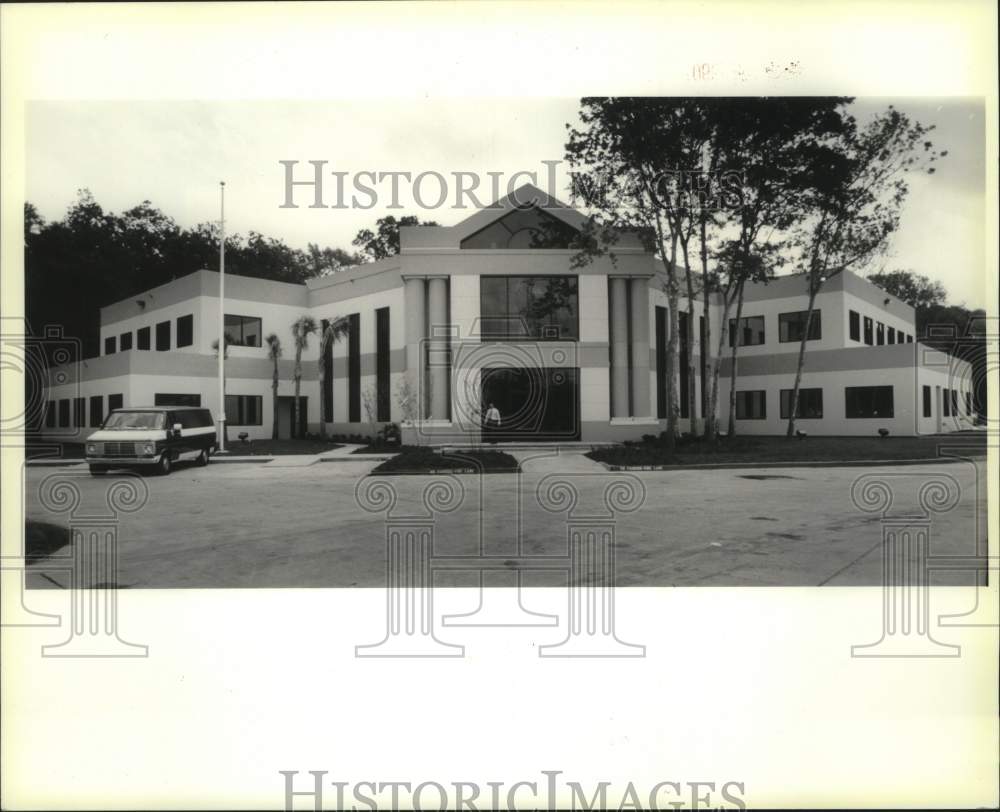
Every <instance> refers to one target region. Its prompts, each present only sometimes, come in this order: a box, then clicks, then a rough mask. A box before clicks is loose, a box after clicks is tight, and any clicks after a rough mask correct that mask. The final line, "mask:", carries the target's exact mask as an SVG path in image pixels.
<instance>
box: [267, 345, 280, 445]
mask: <svg viewBox="0 0 1000 812" xmlns="http://www.w3.org/2000/svg"><path fill="white" fill-rule="evenodd" d="M264 343H265V344H267V357H268V358H269V359H270V360H271V364H272V368H271V411H272V413H273V414H274V423H273V425H272V427H271V439H272V440H277V439H278V360H279V359H280V358H281V339H280V338H278V336H277V335H276V334H275V333H270V334H269V335H268V336H267V338H265V339H264Z"/></svg>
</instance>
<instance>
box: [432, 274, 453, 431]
mask: <svg viewBox="0 0 1000 812" xmlns="http://www.w3.org/2000/svg"><path fill="white" fill-rule="evenodd" d="M427 297H428V304H427V316H428V321H429V322H430V324H429V325H428V328H429V342H428V361H427V367H428V370H427V371H428V378H429V379H430V389H431V404H430V405H431V411H430V417H431V418H432V419H434V420H447V419H448V378H449V377H450V376H449V370H450V368H451V367H450V364H449V362H448V334H447V330H448V326H449V325H448V280H447V279H446V278H445V277H443V276H432V277H431V278H430V279H429V280H428V283H427Z"/></svg>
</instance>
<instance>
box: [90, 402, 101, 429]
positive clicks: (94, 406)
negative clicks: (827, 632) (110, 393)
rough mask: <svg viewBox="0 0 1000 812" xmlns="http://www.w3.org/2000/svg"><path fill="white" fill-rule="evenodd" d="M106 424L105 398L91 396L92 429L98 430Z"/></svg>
mask: <svg viewBox="0 0 1000 812" xmlns="http://www.w3.org/2000/svg"><path fill="white" fill-rule="evenodd" d="M103 422H104V396H103V395H91V397H90V427H91V428H92V429H97V428H100V427H101V423H103Z"/></svg>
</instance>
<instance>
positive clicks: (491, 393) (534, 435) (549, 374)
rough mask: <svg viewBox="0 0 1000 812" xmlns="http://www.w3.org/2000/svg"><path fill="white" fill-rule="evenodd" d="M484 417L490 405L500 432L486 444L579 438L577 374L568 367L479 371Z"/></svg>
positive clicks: (491, 434)
mask: <svg viewBox="0 0 1000 812" xmlns="http://www.w3.org/2000/svg"><path fill="white" fill-rule="evenodd" d="M480 373H481V374H480V381H481V384H480V385H481V391H482V401H481V402H482V408H483V414H484V415H485V414H486V410H487V409H488V408H489V406H490V404H491V403H492V404H493V405H494V406H495V407H496V408H497V410H498V411H499V412H500V429H499V430H498V431H496V432H489V433H488V432H487V431H486V429H485V427H484V430H483V440H484V441H485V442H492V441H496V442H524V441H529V442H530V441H535V440H544V441H546V442H553V441H559V440H565V441H570V440H579V439H580V374H579V370H577V369H574V368H571V367H558V368H554V367H550V368H547V369H529V368H517V367H485V368H483V369H482V370H481V371H480Z"/></svg>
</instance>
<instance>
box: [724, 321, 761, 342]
mask: <svg viewBox="0 0 1000 812" xmlns="http://www.w3.org/2000/svg"><path fill="white" fill-rule="evenodd" d="M736 332H737V331H736V319H730V320H729V346H730V347H732V346H733V338H734V336H735V335H736ZM739 336H740V346H741V347H751V346H755V345H758V344H763V343H764V317H763V316H744V317H743V318H741V319H740V329H739Z"/></svg>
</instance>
